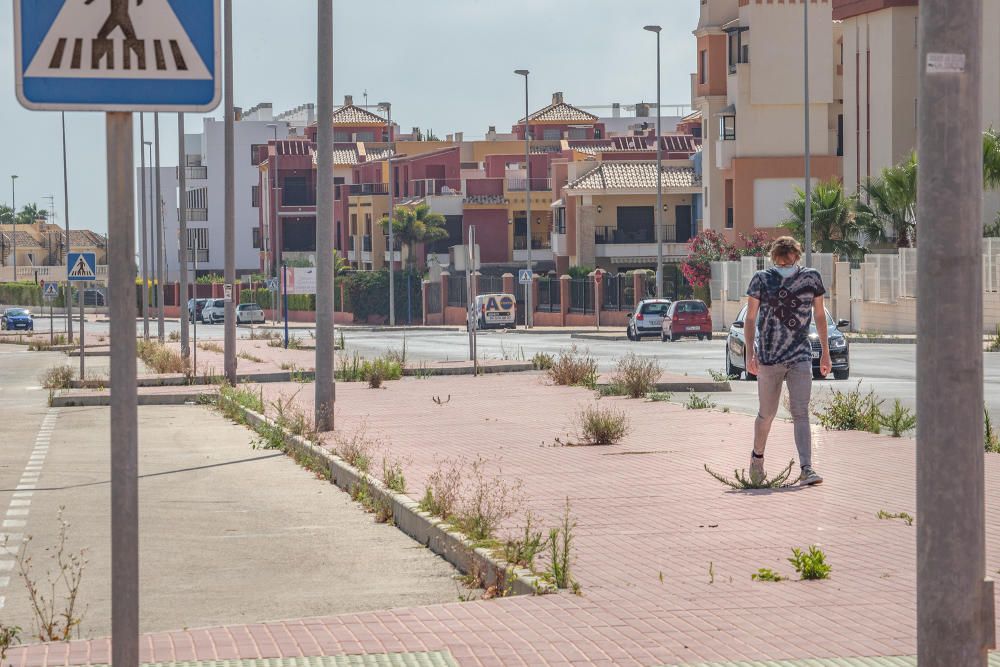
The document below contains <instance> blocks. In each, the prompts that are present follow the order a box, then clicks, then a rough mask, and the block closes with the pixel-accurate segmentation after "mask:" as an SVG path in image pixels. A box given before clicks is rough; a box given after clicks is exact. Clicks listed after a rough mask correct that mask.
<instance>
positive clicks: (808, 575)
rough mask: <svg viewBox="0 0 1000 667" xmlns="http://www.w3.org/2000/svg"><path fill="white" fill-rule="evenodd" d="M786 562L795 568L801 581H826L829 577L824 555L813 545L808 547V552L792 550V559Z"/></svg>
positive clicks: (828, 567) (828, 568)
mask: <svg viewBox="0 0 1000 667" xmlns="http://www.w3.org/2000/svg"><path fill="white" fill-rule="evenodd" d="M788 562H789V563H791V564H792V565H793V566H794V567H795V571H796V572H798V573H799V577H801V578H802V579H827V578H829V576H830V566H829V565H828V564H827V562H826V555H825V554H824V553H823V550H822V549H820V548H819V547H818V546H816V545H815V544H814V545H812V546H810V547H809V551H802V550H801V549H792V557H791V558H789V559H788Z"/></svg>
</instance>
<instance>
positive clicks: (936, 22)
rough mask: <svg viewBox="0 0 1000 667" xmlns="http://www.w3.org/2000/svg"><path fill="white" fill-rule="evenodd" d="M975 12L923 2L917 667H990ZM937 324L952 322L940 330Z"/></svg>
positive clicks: (953, 3) (964, 2)
mask: <svg viewBox="0 0 1000 667" xmlns="http://www.w3.org/2000/svg"><path fill="white" fill-rule="evenodd" d="M982 14H983V9H982V0H921V2H920V17H919V26H920V28H919V29H920V34H919V44H920V55H919V59H918V61H917V62H918V63H919V72H920V74H919V76H920V84H919V89H918V97H917V99H918V111H917V153H918V154H919V155H920V169H919V171H918V176H917V177H918V183H917V190H918V192H919V193H920V196H919V198H918V200H917V207H918V208H917V219H918V220H920V221H921V227H920V230H921V231H920V243H919V244H918V245H917V262H918V266H919V269H920V270H919V271H917V303H918V304H919V307H918V308H917V336H918V340H919V341H920V344H919V345H917V516H918V517H919V520H918V521H917V660H918V662H919V663H920V665H921V667H952V666H953V665H962V667H985V666H986V664H987V651H988V650H989V649H991V648H994V647H995V644H996V639H995V621H994V597H993V582H992V581H991V580H987V579H985V573H986V546H985V508H984V479H983V475H984V473H983V470H984V465H983V458H984V451H983V430H984V427H983V280H982V223H981V220H982V217H981V214H982V192H983V172H982V135H981V131H982V127H983V126H982V106H981V103H980V102H981V97H982V89H981V71H982V54H981V50H982V46H981V45H982V19H983V15H982ZM942 322H949V323H950V324H949V326H948V327H942V326H941V323H942Z"/></svg>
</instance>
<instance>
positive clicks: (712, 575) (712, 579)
mask: <svg viewBox="0 0 1000 667" xmlns="http://www.w3.org/2000/svg"><path fill="white" fill-rule="evenodd" d="M708 583H710V584H714V583H715V562H714V561H708Z"/></svg>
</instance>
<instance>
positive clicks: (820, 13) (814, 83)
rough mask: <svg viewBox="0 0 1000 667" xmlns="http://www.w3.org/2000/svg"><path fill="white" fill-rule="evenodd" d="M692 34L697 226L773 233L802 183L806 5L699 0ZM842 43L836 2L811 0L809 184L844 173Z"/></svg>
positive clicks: (761, 0) (756, 0)
mask: <svg viewBox="0 0 1000 667" xmlns="http://www.w3.org/2000/svg"><path fill="white" fill-rule="evenodd" d="M694 35H695V37H696V39H697V69H696V71H695V73H694V74H693V75H692V93H691V95H692V106H693V107H694V108H695V110H696V113H697V114H700V117H701V121H702V123H703V127H702V138H703V140H704V145H703V151H702V156H701V158H700V167H701V176H702V183H701V186H702V194H703V198H704V206H703V208H702V211H701V215H702V219H701V222H700V224H699V228H701V229H714V230H717V231H720V232H724V233H726V234H727V236H729V237H730V238H734V237H735V236H736V234H737V233H744V234H749V233H750V232H752V231H753V230H754V229H764V230H766V231H771V232H776V231H777V230H776V229H775V228H776V227H777V225H778V224H779V223H780V222H781V220H783V219H784V218H785V217H786V216H787V211H786V209H785V202H786V201H788V200H789V199H791V198H792V197H793V196H794V195H795V188H796V187H799V188H801V187H803V186H804V185H805V163H804V160H803V154H804V136H805V112H804V94H803V93H804V83H803V78H804V72H803V58H802V54H803V49H804V32H803V2H802V0H786V1H784V2H774V1H773V0H701V13H700V18H699V22H698V26H697V28H696V30H695V31H694ZM753 45H758V48H753ZM840 47H841V30H840V24H835V23H834V22H833V16H832V3H831V0H810V5H809V98H810V99H809V123H810V135H809V136H810V142H811V149H810V156H811V161H810V162H811V174H812V178H813V183H816V182H818V181H820V180H826V179H829V178H832V177H840V176H841V173H842V166H841V153H842V144H843V141H842V139H843V129H842V127H843V121H842V115H843V83H842V80H843V77H842V67H841V62H840V53H841V48H840ZM686 120H687V119H686Z"/></svg>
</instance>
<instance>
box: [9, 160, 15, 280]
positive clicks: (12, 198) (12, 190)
mask: <svg viewBox="0 0 1000 667" xmlns="http://www.w3.org/2000/svg"><path fill="white" fill-rule="evenodd" d="M15 182H17V174H11V177H10V209H11V212H12V214H13V215H12V217H11V219H10V222H11V225H10V230H11V231H10V238H11V241H12V242H13V246H14V282H15V283H16V282H17V202H16V200H17V196H16V190H15V187H14V183H15Z"/></svg>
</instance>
